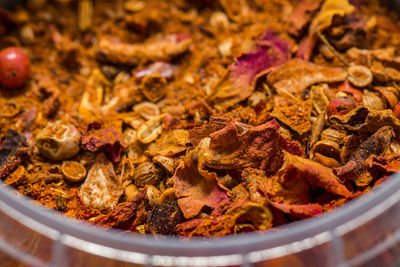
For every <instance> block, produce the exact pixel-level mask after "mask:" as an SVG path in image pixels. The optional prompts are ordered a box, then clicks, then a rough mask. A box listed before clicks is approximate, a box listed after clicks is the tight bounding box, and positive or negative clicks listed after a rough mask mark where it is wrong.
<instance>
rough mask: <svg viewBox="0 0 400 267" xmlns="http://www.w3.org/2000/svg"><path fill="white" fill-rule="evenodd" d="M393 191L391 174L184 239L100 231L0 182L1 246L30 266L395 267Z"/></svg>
mask: <svg viewBox="0 0 400 267" xmlns="http://www.w3.org/2000/svg"><path fill="white" fill-rule="evenodd" d="M399 189H400V174H396V175H394V176H393V177H392V178H390V179H388V181H386V182H385V183H383V184H382V185H381V186H380V187H378V188H376V189H375V190H373V191H372V192H371V193H370V194H368V195H365V196H362V197H360V198H358V199H355V200H353V201H351V202H349V203H348V204H346V205H344V206H343V207H341V208H338V209H336V210H335V211H333V212H330V213H326V214H324V215H321V216H319V217H314V218H310V219H307V220H303V221H300V222H296V223H292V224H289V225H287V226H286V227H284V228H279V230H277V231H267V232H265V233H248V234H241V235H237V236H227V237H221V238H211V239H191V240H189V241H188V240H186V241H184V240H179V239H177V238H173V237H168V238H158V239H156V238H153V237H151V236H142V235H138V234H134V233H127V234H126V233H125V234H124V233H122V232H121V231H117V230H110V231H105V230H104V229H103V228H100V227H96V226H91V225H89V224H87V223H83V222H79V221H76V220H73V219H69V218H66V217H64V216H62V215H61V214H59V213H57V212H55V211H53V210H50V209H46V208H43V207H41V206H38V205H37V204H35V203H34V202H33V201H29V200H28V199H26V198H24V197H22V196H20V195H19V194H16V192H15V191H14V189H12V188H10V187H8V186H4V184H2V185H1V186H0V251H1V252H2V253H3V254H5V255H8V256H9V257H11V258H14V259H16V260H18V261H19V262H22V263H25V264H27V265H29V266H57V267H59V266H96V265H97V264H98V265H99V266H138V265H145V266H291V267H295V266H313V267H314V266H342V267H345V266H399V264H400V246H399V245H397V243H398V242H399V239H400V191H399ZM0 262H2V263H4V259H3V260H2V256H0ZM2 266H3V265H2ZM13 266H14V265H13Z"/></svg>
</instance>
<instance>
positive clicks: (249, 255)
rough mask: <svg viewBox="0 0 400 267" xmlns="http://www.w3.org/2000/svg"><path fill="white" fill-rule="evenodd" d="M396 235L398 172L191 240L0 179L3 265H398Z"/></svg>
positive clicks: (399, 223)
mask: <svg viewBox="0 0 400 267" xmlns="http://www.w3.org/2000/svg"><path fill="white" fill-rule="evenodd" d="M11 2H13V0H11V1H7V0H0V6H1V5H2V4H3V5H5V4H9V3H11ZM14 3H15V2H14ZM399 240H400V174H396V175H394V176H393V177H392V178H390V179H389V180H388V181H386V182H385V183H384V184H382V186H380V187H379V188H376V189H375V190H373V191H372V192H371V193H370V194H368V195H364V196H362V197H360V198H358V199H355V200H353V201H351V202H350V203H348V204H346V205H344V206H343V207H341V208H338V209H336V210H335V211H333V212H331V213H327V214H323V215H321V216H319V217H314V218H311V219H307V220H303V221H300V222H296V223H292V224H289V225H287V226H285V227H283V228H278V230H277V231H268V232H265V233H249V234H241V235H238V236H227V237H221V238H211V239H191V240H189V241H183V240H179V239H177V238H172V237H168V238H158V239H156V238H153V237H151V236H141V235H137V234H134V233H129V234H123V233H122V232H120V231H117V230H110V231H105V230H104V229H102V228H100V227H95V226H91V225H89V224H86V223H83V222H79V221H76V220H72V219H69V218H66V217H64V216H62V215H61V214H59V213H57V212H55V211H53V210H49V209H46V208H44V207H41V206H38V205H36V204H35V203H33V202H32V201H30V200H28V199H26V198H25V197H22V196H20V195H19V194H16V192H15V191H14V190H13V189H12V188H9V187H7V186H5V185H4V184H2V182H0V264H1V266H15V265H17V264H18V263H17V262H19V263H21V264H22V265H24V264H26V265H29V266H40V267H42V266H57V267H62V266H96V265H98V266H141V265H144V266H290V267H297V266H307V267H308V266H312V267H314V266H340V267H347V266H399V265H400V245H399V243H400V242H399Z"/></svg>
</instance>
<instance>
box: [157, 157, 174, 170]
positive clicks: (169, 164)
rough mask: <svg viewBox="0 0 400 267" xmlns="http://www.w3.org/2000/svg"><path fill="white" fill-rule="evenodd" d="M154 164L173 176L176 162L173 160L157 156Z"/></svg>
mask: <svg viewBox="0 0 400 267" xmlns="http://www.w3.org/2000/svg"><path fill="white" fill-rule="evenodd" d="M153 162H154V163H156V164H157V165H159V166H160V167H161V168H163V169H164V170H165V171H166V172H167V173H168V174H173V173H174V170H175V164H174V161H173V160H172V159H171V158H168V157H165V156H162V155H157V156H154V157H153Z"/></svg>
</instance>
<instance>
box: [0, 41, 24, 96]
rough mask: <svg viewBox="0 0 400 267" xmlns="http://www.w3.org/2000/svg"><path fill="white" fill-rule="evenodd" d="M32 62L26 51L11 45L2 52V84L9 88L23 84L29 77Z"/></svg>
mask: <svg viewBox="0 0 400 267" xmlns="http://www.w3.org/2000/svg"><path fill="white" fill-rule="evenodd" d="M29 69H30V63H29V58H28V56H27V55H26V54H25V52H24V51H23V50H22V49H21V48H18V47H9V48H6V49H3V50H2V51H1V52H0V84H1V86H3V87H5V88H8V89H15V88H19V87H21V86H23V85H24V84H25V83H26V81H27V80H28V77H29Z"/></svg>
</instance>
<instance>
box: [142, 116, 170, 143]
mask: <svg viewBox="0 0 400 267" xmlns="http://www.w3.org/2000/svg"><path fill="white" fill-rule="evenodd" d="M164 117H165V115H164V114H163V115H160V116H157V117H155V118H152V119H151V120H148V121H146V122H145V123H143V124H142V126H140V128H139V129H138V130H137V133H136V138H137V140H139V141H140V142H141V143H143V144H148V143H151V142H153V141H154V140H156V139H157V137H158V136H159V135H160V134H161V132H162V119H163V118H164Z"/></svg>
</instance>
